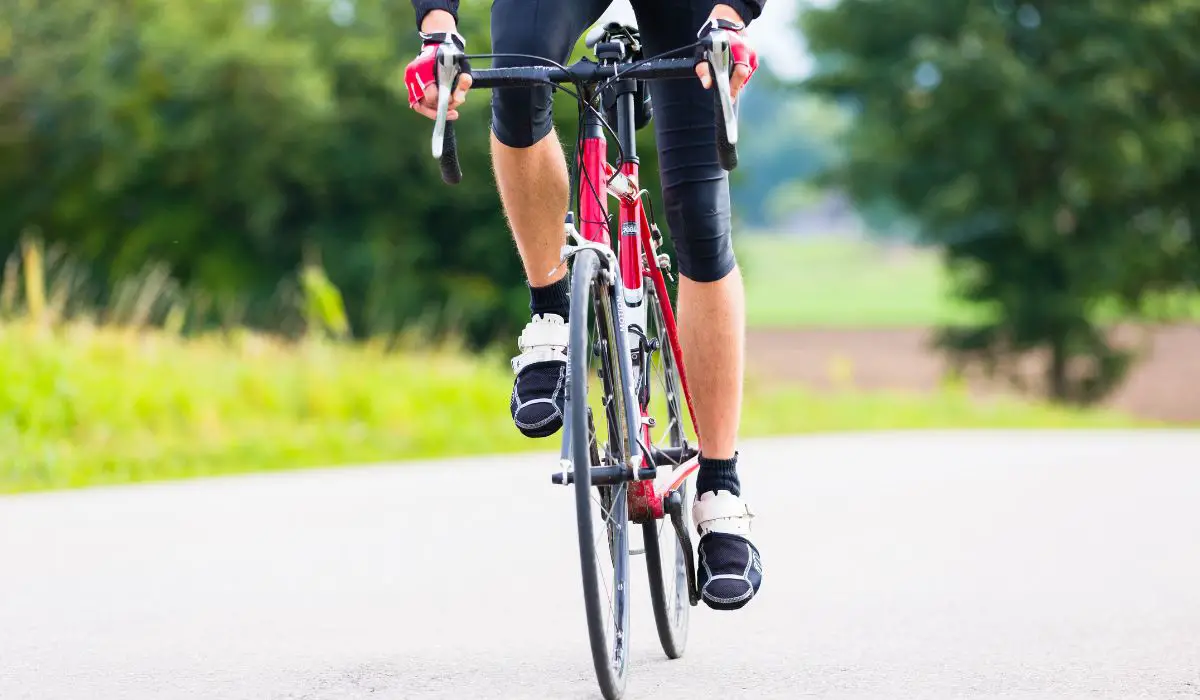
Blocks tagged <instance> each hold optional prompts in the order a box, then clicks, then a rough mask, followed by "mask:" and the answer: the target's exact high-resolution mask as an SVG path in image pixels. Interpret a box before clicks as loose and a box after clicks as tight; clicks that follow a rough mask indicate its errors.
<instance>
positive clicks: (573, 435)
mask: <svg viewBox="0 0 1200 700" xmlns="http://www.w3.org/2000/svg"><path fill="white" fill-rule="evenodd" d="M572 277H573V279H572V287H571V336H570V343H569V349H568V355H569V357H568V364H569V370H568V380H567V419H568V421H569V425H568V431H567V434H566V435H565V436H564V439H566V440H569V441H570V444H569V445H568V450H567V454H568V455H569V456H570V460H571V463H572V468H571V471H572V474H573V478H574V481H575V506H576V515H577V520H578V526H579V557H580V563H581V570H582V574H583V594H584V608H585V609H586V612H587V624H588V636H589V638H590V640H591V648H592V661H593V663H594V664H595V667H596V678H597V680H598V681H599V684H600V689H601V691H602V693H603V694H604V697H605V698H607V699H608V700H617V698H620V697H621V695H622V694H623V693H624V691H625V684H626V679H627V674H628V654H629V598H630V585H629V516H628V512H629V511H628V502H627V498H626V493H627V484H626V482H625V481H624V480H613V479H611V478H609V479H605V481H608V482H609V483H595V484H594V483H593V478H592V474H593V472H592V470H593V469H597V470H600V471H597V472H596V473H597V474H600V473H604V470H605V469H606V468H610V469H609V471H608V472H607V473H608V474H610V475H611V474H612V473H614V472H615V471H620V469H617V470H613V469H611V468H613V467H618V468H620V467H623V465H625V464H626V457H627V456H628V454H629V446H630V444H631V443H630V440H629V430H628V428H627V426H628V422H627V414H626V411H627V410H628V404H629V402H628V401H627V400H626V397H627V396H628V395H629V394H628V393H627V391H626V388H625V387H626V384H625V377H626V376H627V373H626V371H625V367H626V365H625V364H623V362H622V353H623V349H624V341H623V338H622V337H621V336H620V335H619V334H618V333H617V328H619V327H620V322H619V317H618V315H617V306H616V297H615V294H614V291H613V287H612V285H611V284H609V283H608V282H607V281H606V280H605V279H604V276H603V275H601V274H600V262H599V258H598V256H597V254H596V253H595V252H593V251H590V250H584V251H580V252H579V253H577V254H576V256H575V264H574V265H573V269H572ZM627 357H628V356H627V355H626V358H627ZM625 362H628V360H627V359H626V360H625ZM597 416H598V418H597ZM598 479H599V477H598Z"/></svg>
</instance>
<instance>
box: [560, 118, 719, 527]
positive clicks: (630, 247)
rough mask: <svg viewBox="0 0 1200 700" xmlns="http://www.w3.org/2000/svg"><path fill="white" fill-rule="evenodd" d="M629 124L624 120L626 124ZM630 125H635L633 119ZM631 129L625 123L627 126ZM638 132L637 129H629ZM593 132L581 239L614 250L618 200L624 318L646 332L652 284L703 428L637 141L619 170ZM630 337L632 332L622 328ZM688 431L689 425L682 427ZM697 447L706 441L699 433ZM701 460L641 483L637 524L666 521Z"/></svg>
mask: <svg viewBox="0 0 1200 700" xmlns="http://www.w3.org/2000/svg"><path fill="white" fill-rule="evenodd" d="M624 121H626V120H622V122H624ZM629 121H630V122H631V121H632V120H629ZM625 125H626V124H622V126H625ZM629 126H630V127H632V124H629ZM587 127H588V131H587V132H586V134H585V136H584V138H583V147H582V149H581V154H580V159H579V160H580V162H579V163H578V167H579V169H580V173H579V178H578V181H579V214H580V216H579V219H580V235H581V236H583V238H585V239H587V240H588V241H591V242H593V243H598V244H601V245H605V246H612V245H613V236H612V235H611V232H610V231H609V226H608V197H609V196H612V197H615V198H616V199H617V201H618V203H619V206H620V214H619V217H618V223H619V227H618V229H617V230H618V231H619V235H618V236H617V237H616V238H617V239H618V240H619V243H618V244H617V245H616V246H615V247H616V248H617V255H618V260H619V261H620V268H621V269H620V275H619V279H620V289H619V290H618V291H619V294H618V297H619V300H618V301H619V303H623V304H625V305H626V313H625V314H623V316H624V318H625V319H626V322H627V323H628V324H629V325H631V326H632V325H634V324H638V323H640V330H642V331H644V330H645V324H646V303H645V298H646V294H645V289H646V288H645V284H646V283H647V282H648V283H649V284H650V285H652V287H653V289H654V294H655V297H656V298H657V300H658V304H659V308H660V309H661V310H662V315H663V325H664V327H665V330H666V332H667V338H668V346H669V347H668V348H665V349H663V350H664V351H666V352H670V353H671V354H672V357H673V358H674V361H675V366H676V368H677V369H678V371H679V380H680V384H681V385H682V386H681V388H682V389H683V396H684V402H685V403H686V404H687V410H688V415H689V417H690V418H691V419H692V425H693V426H697V425H698V424H697V422H696V414H695V411H694V410H693V408H692V394H691V391H690V390H689V388H688V383H687V373H686V372H685V370H684V367H683V352H682V350H681V349H680V346H679V332H678V329H677V327H676V325H675V312H674V309H673V307H672V306H671V297H670V295H669V294H668V292H667V284H666V280H665V279H664V278H663V273H662V270H661V269H660V268H659V266H658V246H657V244H656V243H655V238H654V235H653V232H652V231H651V228H650V222H649V220H648V218H647V217H646V211H645V208H644V207H643V205H642V200H641V197H642V194H643V190H641V189H640V188H639V186H638V164H637V160H636V159H634V158H630V157H629V155H628V153H629V151H632V141H633V139H632V137H628V138H626V137H624V136H622V137H621V138H622V140H627V141H628V142H629V143H628V144H626V148H625V149H623V150H624V151H625V152H626V158H625V159H624V160H623V161H622V162H621V163H620V168H619V169H617V168H614V167H613V166H612V165H610V164H609V163H608V161H607V146H608V143H607V141H606V140H605V138H604V132H603V130H601V129H600V128H599V124H598V123H597V122H596V120H594V119H588V120H587ZM619 330H620V332H626V333H628V332H629V329H628V328H622V329H619ZM638 411H639V413H640V414H641V415H640V418H641V420H639V421H638V425H639V426H640V431H641V436H640V437H641V444H642V445H646V446H649V445H650V444H651V437H650V425H649V422H648V421H647V420H646V419H647V418H648V417H649V416H648V415H647V412H646V408H645V407H644V406H639V407H638ZM680 430H683V426H680ZM696 440H697V443H699V441H700V436H699V429H698V428H697V436H696ZM643 457H645V456H644V455H643ZM698 466H699V463H698V459H697V458H696V457H693V458H692V459H689V460H687V461H686V462H684V463H683V464H681V465H680V466H679V467H677V468H675V469H674V470H673V471H671V472H670V473H669V474H667V475H663V474H659V475H658V476H657V477H656V478H655V479H654V480H653V481H650V480H638V481H633V482H632V483H630V484H629V489H628V494H629V495H628V499H629V514H630V520H633V521H634V522H645V521H646V520H650V519H658V518H662V517H663V497H664V496H665V495H666V494H667V493H669V492H670V491H672V490H674V489H677V488H679V486H680V485H681V484H682V483H683V482H684V480H685V479H687V478H688V477H689V476H691V474H692V473H694V472H695V471H696V468H697V467H698Z"/></svg>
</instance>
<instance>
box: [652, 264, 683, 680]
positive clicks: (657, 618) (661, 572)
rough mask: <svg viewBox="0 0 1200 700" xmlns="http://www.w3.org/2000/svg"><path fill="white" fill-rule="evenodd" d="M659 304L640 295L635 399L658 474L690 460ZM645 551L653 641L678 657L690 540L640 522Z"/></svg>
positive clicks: (666, 520)
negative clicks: (644, 344)
mask: <svg viewBox="0 0 1200 700" xmlns="http://www.w3.org/2000/svg"><path fill="white" fill-rule="evenodd" d="M660 304H661V303H660V301H659V299H658V297H657V295H656V294H655V291H654V289H653V288H652V287H651V288H649V289H648V290H647V294H646V305H647V309H646V321H647V326H648V327H647V328H646V339H647V341H648V344H649V345H650V347H649V349H648V351H647V352H646V353H645V354H644V357H645V367H644V369H643V372H642V386H641V388H640V391H639V400H640V401H641V402H642V403H643V404H644V405H645V407H646V414H647V415H648V416H650V417H651V418H653V419H654V423H655V425H654V426H653V427H651V428H650V433H651V440H652V442H651V444H650V445H647V447H648V448H649V449H650V450H651V451H652V453H653V454H658V455H662V456H663V457H662V458H660V459H659V460H658V461H657V463H656V464H655V466H656V467H657V468H658V471H659V474H660V475H661V474H663V473H664V472H667V471H670V470H673V469H675V468H676V467H677V466H679V465H680V464H681V463H682V462H684V461H686V460H687V459H688V458H690V456H691V450H690V449H689V447H688V444H687V433H686V431H685V429H684V398H683V382H682V381H681V379H680V377H679V369H678V368H677V367H676V365H675V355H674V354H673V353H672V351H671V341H670V338H669V337H668V336H667V329H666V321H665V319H664V318H663V312H662V307H661V305H660ZM679 491H680V496H681V498H682V501H681V502H682V503H684V504H686V503H687V495H688V489H687V482H686V481H685V482H684V483H683V484H682V485H681V486H680V488H679ZM642 538H643V541H644V542H645V547H646V571H647V573H648V574H649V578H650V602H651V605H652V606H653V608H654V623H655V626H656V627H657V628H658V639H659V641H660V642H661V643H662V648H663V652H664V653H666V655H667V658H671V659H678V658H679V657H681V656H683V650H684V647H685V646H687V634H688V616H689V613H690V610H691V600H690V596H689V593H688V591H689V581H688V570H687V569H688V567H689V566H690V565H691V562H692V561H693V559H692V557H691V556H689V555H690V554H691V551H690V550H691V541H690V540H689V541H687V542H684V541H681V540H680V538H679V536H678V533H676V531H675V528H674V526H673V525H672V523H671V520H670V517H669V516H665V517H662V518H659V519H658V520H651V521H648V522H645V523H643V524H642Z"/></svg>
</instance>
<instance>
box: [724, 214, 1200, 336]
mask: <svg viewBox="0 0 1200 700" xmlns="http://www.w3.org/2000/svg"><path fill="white" fill-rule="evenodd" d="M737 246H738V256H739V259H740V260H741V261H742V262H743V264H744V267H745V275H746V302H747V316H748V322H749V324H750V325H751V326H755V327H760V328H772V327H775V328H778V327H804V326H818V327H835V328H838V327H843V328H867V327H874V328H881V327H883V328H886V327H928V326H934V325H942V324H959V323H971V322H975V321H978V320H980V319H981V318H982V316H983V313H984V312H983V311H982V310H980V309H978V308H974V307H970V306H968V305H965V304H963V303H961V302H959V301H957V300H955V299H954V298H953V295H952V293H951V292H952V289H951V286H950V280H949V278H948V277H947V275H946V273H945V272H944V270H943V269H942V266H941V262H940V260H939V259H938V256H937V253H936V252H934V251H929V250H917V249H898V248H897V249H890V250H889V249H887V248H885V247H882V246H879V245H877V244H874V243H870V242H867V241H859V240H854V239H843V238H836V239H835V238H825V239H816V240H813V239H801V238H796V237H794V236H786V235H777V234H754V235H746V236H742V237H740V238H739V239H738V242H737ZM1146 311H1147V314H1148V316H1149V317H1150V318H1151V319H1153V320H1161V321H1181V320H1187V321H1196V320H1200V296H1197V295H1184V294H1176V295H1171V296H1169V297H1161V298H1155V299H1153V300H1151V301H1150V302H1148V306H1147V309H1146ZM1097 317H1098V318H1099V320H1101V321H1103V322H1112V321H1116V320H1119V319H1120V317H1121V315H1120V314H1119V313H1118V311H1117V310H1116V308H1115V305H1114V304H1104V305H1101V307H1100V308H1099V309H1097Z"/></svg>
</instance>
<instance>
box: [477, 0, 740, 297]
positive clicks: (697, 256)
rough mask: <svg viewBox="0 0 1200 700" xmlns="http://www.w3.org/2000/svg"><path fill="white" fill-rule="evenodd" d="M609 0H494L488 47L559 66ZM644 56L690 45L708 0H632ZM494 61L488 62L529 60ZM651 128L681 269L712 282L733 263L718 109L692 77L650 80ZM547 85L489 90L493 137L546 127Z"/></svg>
mask: <svg viewBox="0 0 1200 700" xmlns="http://www.w3.org/2000/svg"><path fill="white" fill-rule="evenodd" d="M610 1H611V0H494V2H493V3H492V51H494V52H495V53H522V54H529V55H533V56H539V57H542V58H549V59H551V60H554V61H558V62H559V63H564V62H566V61H567V60H568V59H569V58H570V54H571V49H572V48H573V47H574V46H575V42H576V41H578V39H579V36H580V35H581V34H582V33H583V32H584V31H585V30H586V29H587V28H588V27H590V26H591V25H592V24H594V23H595V22H596V20H597V19H599V17H600V15H601V14H603V13H604V11H605V9H607V7H608V5H609V3H610ZM632 4H633V10H634V13H635V15H636V17H637V23H638V28H639V29H640V30H641V38H642V44H643V46H644V49H643V50H644V51H645V54H646V55H647V56H653V55H657V54H660V53H662V52H664V51H670V50H671V49H676V48H679V47H682V46H687V45H689V44H692V43H694V42H695V41H696V32H697V31H698V30H699V28H700V26H701V25H702V24H703V23H704V21H705V20H706V19H707V18H708V15H709V13H710V12H711V11H712V7H713V3H712V0H707V1H705V0H633V2H632ZM528 64H529V60H528V59H519V58H497V59H496V60H495V63H494V64H493V65H495V66H496V67H512V66H519V65H528ZM650 97H651V100H652V101H653V104H654V131H655V137H656V140H657V142H658V158H659V169H660V174H661V178H662V187H663V202H664V204H665V205H666V215H667V226H668V230H669V232H670V235H671V238H672V241H673V242H674V244H675V250H676V254H677V257H678V258H679V272H680V274H682V275H683V276H684V277H687V278H688V279H691V280H694V281H697V282H715V281H717V280H719V279H721V278H723V277H725V276H726V275H728V274H729V273H730V272H731V271H732V270H733V269H734V266H735V264H736V263H735V260H734V255H733V245H732V242H731V239H730V236H731V222H730V211H729V209H730V207H729V180H728V178H727V176H726V173H725V171H724V170H722V169H721V166H720V164H718V163H717V151H716V135H717V131H716V110H715V105H714V99H713V96H712V93H710V92H709V91H707V90H705V89H704V88H703V87H701V86H700V80H699V79H696V80H683V79H676V80H662V81H652V82H651V84H650ZM552 126H553V122H552V101H551V88H550V86H548V85H547V86H538V87H531V88H503V89H496V90H492V131H493V132H494V133H495V134H496V138H497V139H498V140H499V141H500V143H502V144H504V145H506V146H510V147H513V148H527V147H529V146H532V145H533V144H535V143H537V142H538V141H540V140H542V139H543V138H545V137H546V136H547V135H548V134H549V133H550V131H551V127H552Z"/></svg>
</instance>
